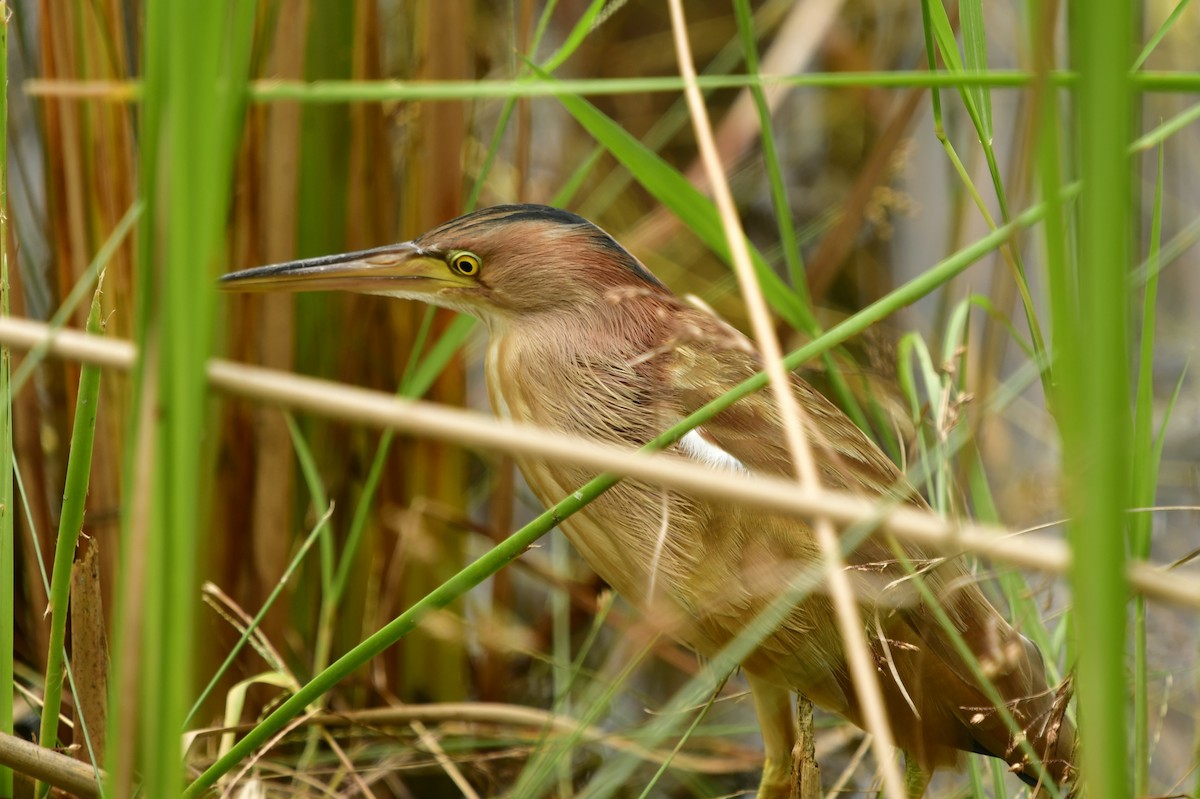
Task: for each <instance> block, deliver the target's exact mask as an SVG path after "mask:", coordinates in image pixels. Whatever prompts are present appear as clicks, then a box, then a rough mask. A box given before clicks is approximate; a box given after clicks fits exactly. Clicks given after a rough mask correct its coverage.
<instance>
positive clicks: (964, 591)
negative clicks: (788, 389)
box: [663, 310, 1073, 781]
mask: <svg viewBox="0 0 1200 799" xmlns="http://www.w3.org/2000/svg"><path fill="white" fill-rule="evenodd" d="M679 316H680V319H681V326H680V328H681V329H682V330H685V331H687V335H679V336H677V337H676V340H675V341H674V342H672V343H673V346H671V347H669V348H668V349H669V355H668V357H667V358H665V359H664V361H663V368H664V369H666V370H667V371H668V372H669V374H668V375H667V378H668V379H666V380H664V381H663V382H664V384H666V385H671V386H674V387H675V390H676V392H677V393H676V396H675V398H674V400H675V402H676V403H677V410H678V412H679V413H680V415H681V416H683V415H687V414H689V413H691V412H693V411H695V410H696V409H698V408H700V407H702V406H703V405H705V404H707V403H708V402H710V401H712V400H713V399H716V398H717V397H718V396H720V395H721V394H723V393H725V392H726V391H728V390H730V389H732V388H733V387H734V386H736V385H737V384H738V383H740V382H742V381H743V380H745V379H746V378H748V377H750V376H752V375H753V374H755V373H756V372H758V371H760V369H761V365H760V362H759V360H758V358H757V356H756V355H755V354H754V352H753V348H752V347H751V346H750V344H749V342H748V341H747V340H746V339H745V338H744V337H743V336H742V335H741V334H740V333H738V332H737V331H735V330H733V329H732V328H731V327H729V326H728V325H726V324H724V323H723V322H721V321H719V320H717V319H715V318H714V317H711V316H709V315H707V314H705V313H702V312H699V311H690V310H689V311H685V312H681V313H680V315H679ZM792 390H793V392H794V393H795V396H796V398H797V400H798V401H799V403H800V404H801V407H803V408H804V410H805V413H806V415H807V419H806V422H807V424H808V425H809V427H808V429H809V430H810V431H811V433H810V435H811V443H812V446H813V455H814V457H815V459H816V461H817V466H818V471H819V473H820V475H821V480H822V483H823V485H824V486H825V487H828V488H835V489H839V490H844V491H855V492H862V493H866V494H869V495H873V496H880V497H887V496H890V497H894V498H897V499H898V500H899V501H904V502H910V503H912V504H914V505H918V506H922V507H924V506H925V503H924V501H923V500H922V499H921V497H920V495H919V494H917V492H916V491H915V490H914V489H913V488H912V487H911V486H910V485H909V484H908V483H907V481H906V480H905V479H904V476H903V475H902V474H901V472H900V470H899V469H898V468H897V467H896V466H895V464H893V463H892V462H891V461H890V460H889V459H888V458H887V457H886V456H884V454H883V453H882V452H881V451H880V450H879V448H878V447H877V446H876V445H875V444H874V443H873V442H872V441H871V440H870V439H869V438H868V437H867V436H866V435H865V434H863V432H862V431H861V430H859V428H858V427H857V426H855V425H854V423H853V422H851V421H850V419H849V418H847V417H846V415H845V414H843V413H842V412H841V411H840V410H839V409H838V408H837V407H836V406H834V405H833V404H832V403H831V402H829V401H828V400H827V399H826V398H825V397H823V396H822V395H821V394H819V393H818V392H816V391H815V390H814V389H813V388H812V387H811V386H809V385H808V384H807V383H805V382H804V381H803V380H801V379H800V378H799V377H793V378H792ZM702 434H703V435H704V436H705V437H706V439H707V440H709V441H711V442H712V443H713V444H715V445H716V446H718V447H720V448H721V449H723V450H725V451H726V452H728V453H729V454H731V455H733V456H734V457H735V458H737V459H738V460H739V461H741V462H742V463H743V464H745V466H746V467H747V468H748V469H750V470H751V471H754V472H761V473H765V474H774V475H782V476H791V475H792V474H794V472H793V467H792V464H791V455H790V453H789V451H788V449H787V447H786V444H785V442H784V436H783V433H782V426H781V424H780V420H779V414H778V411H777V409H776V405H775V402H774V399H773V397H772V394H771V392H770V391H769V390H764V391H760V392H757V393H755V394H753V395H751V396H749V397H746V398H744V399H742V400H741V401H739V402H738V403H736V404H735V405H733V406H732V407H731V408H729V409H727V410H725V411H723V412H721V413H720V414H717V415H716V416H715V417H713V418H712V419H710V420H709V421H707V422H705V424H704V426H703V428H702ZM760 516H761V514H760ZM740 518H741V519H742V520H743V523H746V522H749V523H750V524H752V525H755V526H758V525H762V524H764V519H762V518H758V519H755V518H754V517H753V515H752V514H745V513H743V514H742V516H741V517H740ZM788 529H789V530H790V531H791V532H790V534H791V535H793V536H804V537H805V538H806V539H807V538H809V537H810V533H809V530H808V528H807V527H806V526H805V525H803V524H802V523H799V522H792V523H791V524H790V525H789V526H788ZM805 545H806V546H807V547H809V548H811V542H810V541H807V540H806V541H805ZM893 547H899V549H900V550H901V551H902V552H903V554H904V555H905V557H906V558H907V559H909V560H910V561H911V562H912V563H913V564H914V565H916V566H917V567H918V568H920V569H922V579H923V580H924V582H925V583H926V585H927V586H928V587H929V588H930V590H931V591H932V592H933V595H934V596H936V597H938V600H939V603H940V604H941V606H942V607H943V608H944V609H945V610H946V612H947V614H948V615H949V617H950V618H951V619H952V621H953V623H954V626H955V627H956V628H957V629H958V631H959V633H960V634H961V635H962V637H963V639H964V640H965V642H966V643H967V645H968V647H969V648H970V649H971V651H972V652H973V653H974V655H975V656H976V658H977V659H978V660H979V661H980V662H981V663H982V664H983V667H984V669H985V671H986V672H987V673H988V674H989V676H990V677H991V679H992V681H993V683H994V684H995V686H996V688H997V689H998V691H999V692H1000V695H1001V696H1002V697H1003V698H1004V699H1005V701H1006V702H1007V703H1008V705H1009V709H1010V710H1011V711H1012V712H1013V713H1014V715H1015V716H1016V717H1017V718H1018V721H1019V722H1020V723H1021V724H1022V726H1023V727H1025V728H1026V735H1027V737H1028V738H1029V739H1030V741H1031V743H1033V745H1034V746H1035V748H1036V749H1037V750H1038V751H1039V752H1045V753H1048V759H1049V760H1051V761H1053V763H1052V768H1051V771H1052V774H1053V775H1054V776H1055V777H1056V778H1058V779H1059V781H1062V779H1063V778H1064V777H1065V776H1066V773H1067V771H1068V769H1069V759H1070V752H1071V748H1072V741H1073V732H1072V730H1071V729H1070V727H1069V724H1068V723H1066V722H1064V721H1062V720H1061V719H1059V720H1058V722H1057V724H1056V725H1055V724H1048V720H1049V719H1050V716H1051V713H1052V709H1053V705H1054V701H1053V700H1054V696H1053V694H1052V692H1051V691H1050V689H1049V688H1048V686H1047V683H1046V678H1045V674H1044V669H1043V664H1042V658H1041V654H1040V653H1039V652H1038V651H1037V649H1036V647H1034V645H1033V644H1032V643H1031V642H1030V641H1029V640H1028V639H1026V638H1024V636H1021V635H1020V634H1019V633H1017V632H1016V631H1015V630H1013V629H1012V627H1010V626H1009V625H1008V623H1007V622H1006V621H1005V620H1004V619H1003V617H1002V616H1001V615H1000V614H999V612H998V611H997V610H996V609H995V608H994V607H993V606H992V605H991V604H990V603H989V602H988V600H987V598H986V597H985V596H984V594H983V592H982V591H981V590H980V589H979V586H978V585H977V584H976V582H975V580H974V578H973V576H972V575H971V574H970V573H969V572H968V571H967V569H966V567H965V566H964V564H963V562H962V560H961V559H960V558H948V559H943V560H941V561H940V562H939V561H935V559H933V558H932V557H931V556H930V555H929V554H928V553H926V552H924V551H922V550H921V549H920V548H918V547H914V546H912V545H908V544H905V545H899V544H897V543H896V542H894V541H886V540H884V539H882V538H880V537H871V538H868V539H867V540H865V541H863V542H862V543H861V544H859V545H858V546H857V547H856V548H855V549H854V551H853V552H851V553H849V554H848V556H847V559H846V560H847V565H848V566H849V567H850V568H851V569H852V570H853V571H854V572H855V574H856V577H857V578H858V579H856V581H855V582H856V587H857V588H858V589H859V596H860V599H861V600H862V601H863V616H864V623H865V624H866V626H867V630H868V632H869V634H870V637H871V640H872V642H873V643H872V645H873V647H874V649H875V652H874V654H875V656H876V660H877V662H878V664H879V667H880V672H881V676H882V677H883V679H882V684H883V687H884V689H885V694H886V703H887V705H888V711H889V717H890V718H892V719H894V722H893V726H894V727H895V728H896V730H897V732H898V738H899V741H900V743H901V744H902V745H904V746H905V747H906V748H907V749H909V750H910V751H912V752H913V753H914V754H915V755H917V757H918V758H919V759H920V760H921V761H923V762H924V763H925V764H926V765H928V766H934V765H941V764H944V763H947V762H952V761H953V760H954V759H956V757H957V753H956V752H955V751H954V750H969V751H979V752H984V753H987V754H992V755H994V756H997V757H1001V758H1003V759H1005V760H1008V761H1009V762H1010V763H1019V762H1021V759H1022V755H1021V753H1020V751H1019V750H1016V749H1015V745H1014V743H1013V740H1012V736H1011V735H1010V734H1009V731H1008V728H1007V727H1006V725H1005V724H1004V723H1003V721H1002V720H1001V719H1000V718H999V716H998V714H997V713H996V712H995V710H994V709H993V708H992V706H991V703H990V702H989V700H988V699H987V697H986V695H985V694H984V692H983V691H982V690H981V688H980V686H979V685H978V682H977V681H976V679H975V677H974V676H973V673H972V671H971V669H970V668H969V667H968V666H967V664H966V663H965V662H964V661H963V659H962V658H961V656H960V655H959V654H958V652H957V650H956V649H955V647H954V644H953V642H952V640H951V637H950V636H949V635H948V634H947V632H946V631H945V629H944V628H943V627H942V626H941V624H940V623H939V622H938V620H937V619H936V617H935V615H934V613H933V611H932V610H931V608H930V607H929V606H928V605H926V604H925V603H924V602H923V601H921V600H920V595H919V594H918V592H917V591H916V590H915V587H914V586H912V584H911V581H910V578H909V576H908V572H907V571H906V570H905V569H904V567H903V566H902V565H901V564H900V562H899V559H898V557H897V553H896V550H895V549H893ZM837 676H838V678H839V682H840V683H841V685H840V687H841V694H842V696H844V697H845V699H846V700H848V702H849V705H848V707H847V708H846V711H845V712H846V713H847V715H849V716H850V717H852V718H855V720H859V719H858V716H859V713H858V711H857V708H856V707H855V705H854V699H853V697H854V691H853V689H852V686H851V685H850V684H849V678H848V676H847V674H846V671H845V669H844V668H843V669H841V670H840V673H839V674H838V675H837ZM918 715H919V717H920V718H919V720H918V719H917V718H916V716H918ZM905 719H907V722H906V721H905ZM1051 727H1053V729H1050V728H1051ZM1026 776H1028V775H1026Z"/></svg>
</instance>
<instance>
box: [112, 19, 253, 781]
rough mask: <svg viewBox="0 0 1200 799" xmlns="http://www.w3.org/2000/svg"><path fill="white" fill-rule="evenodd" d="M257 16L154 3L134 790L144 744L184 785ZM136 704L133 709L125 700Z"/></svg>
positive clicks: (136, 523) (131, 631)
mask: <svg viewBox="0 0 1200 799" xmlns="http://www.w3.org/2000/svg"><path fill="white" fill-rule="evenodd" d="M254 13H255V7H254V4H251V3H236V2H232V0H226V2H210V3H191V4H182V5H181V4H176V3H171V2H169V0H150V2H148V3H147V4H146V24H145V37H146V39H145V58H144V64H145V75H144V77H143V92H144V93H143V107H142V116H141V120H142V125H143V127H142V131H141V134H142V135H141V137H140V142H141V146H142V149H141V159H142V160H141V174H142V185H141V192H142V195H143V197H144V198H145V200H146V214H147V216H146V223H145V225H144V226H143V227H142V229H141V236H142V238H141V246H140V267H141V271H140V273H139V280H138V301H139V306H138V315H137V323H138V336H137V337H138V344H139V352H140V353H141V360H140V362H139V364H138V369H137V374H136V376H135V385H136V386H137V392H138V397H137V400H136V403H135V411H134V413H135V417H134V418H135V423H134V424H132V425H131V428H132V429H131V438H130V441H131V442H133V443H134V446H131V447H130V448H129V450H130V453H131V454H130V456H129V457H128V461H127V464H126V470H127V474H128V478H127V481H126V488H127V493H126V505H127V508H128V509H129V510H128V512H127V513H126V517H127V518H126V520H125V522H124V526H123V529H122V535H123V550H124V551H123V552H122V557H123V561H122V581H121V582H122V597H121V600H120V603H119V610H118V613H119V618H120V625H119V627H118V629H117V641H118V645H117V647H115V649H114V651H115V653H116V657H115V658H114V673H115V674H116V679H115V680H114V681H113V686H114V687H113V695H112V696H113V698H112V706H113V712H112V714H111V715H110V718H111V719H112V720H113V722H112V724H111V730H110V735H109V740H110V741H111V742H112V743H113V745H112V750H113V752H112V754H111V757H112V761H111V762H112V763H113V765H114V768H113V773H114V775H115V777H114V778H115V780H116V792H117V793H120V794H122V795H125V794H129V795H132V790H131V788H132V782H133V776H132V775H133V773H134V768H135V767H134V760H133V759H134V757H135V756H136V757H137V758H139V759H140V764H139V765H140V772H141V775H142V778H143V789H142V793H144V795H146V796H164V797H166V796H175V795H178V794H179V791H180V789H181V787H182V784H183V768H182V761H181V758H180V751H179V730H180V728H182V726H183V721H184V718H185V716H186V714H187V708H188V705H189V703H190V700H191V696H192V693H193V685H192V659H193V640H192V633H193V630H194V629H195V624H194V607H195V594H196V563H197V560H198V554H199V547H198V542H199V538H200V530H201V524H202V509H203V507H204V506H205V503H204V501H203V499H204V497H203V491H204V487H205V486H206V485H207V484H208V483H209V480H208V479H207V478H206V469H205V467H206V458H205V457H204V455H205V452H206V451H207V450H208V448H207V447H206V446H205V442H204V433H205V431H206V430H207V429H208V427H209V425H208V424H207V421H208V391H207V381H206V377H205V364H206V362H207V360H208V358H209V356H210V354H211V350H212V346H213V326H214V316H215V314H214V312H215V293H214V289H213V286H212V278H213V270H212V267H213V263H214V260H215V256H216V254H217V252H218V242H219V237H220V233H221V230H222V228H223V225H224V219H225V213H226V207H227V203H228V199H229V185H230V179H229V173H230V169H231V166H232V163H233V153H234V146H235V144H236V138H235V137H236V136H237V134H238V131H239V123H240V118H241V111H242V102H243V90H244V81H245V75H246V72H247V69H248V64H249V53H250V42H251V34H252V31H253V20H254ZM139 547H140V551H138V550H139ZM134 692H135V693H136V695H133V693H134ZM129 703H136V706H137V707H138V708H140V712H138V713H136V714H133V713H129V712H125V711H123V708H124V709H125V710H127V708H128V705H129ZM135 748H136V751H135Z"/></svg>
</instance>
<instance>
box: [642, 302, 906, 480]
mask: <svg viewBox="0 0 1200 799" xmlns="http://www.w3.org/2000/svg"><path fill="white" fill-rule="evenodd" d="M663 335H664V339H665V340H664V342H663V344H662V346H661V347H660V351H661V352H663V353H664V355H663V358H662V361H661V368H662V369H663V370H664V372H665V373H666V377H667V380H666V381H665V383H666V385H669V386H671V388H672V390H673V392H674V397H673V400H674V402H675V403H676V405H677V408H678V411H679V412H680V414H681V415H683V416H686V415H688V414H691V413H692V412H694V411H696V410H698V409H699V408H701V407H703V406H704V405H707V404H708V403H709V402H711V401H713V400H715V399H717V398H718V397H720V396H722V395H723V394H726V393H727V392H729V391H730V390H732V389H733V388H735V387H736V386H738V385H739V384H740V383H742V382H744V381H745V380H747V379H749V378H751V377H753V376H754V375H756V374H757V373H758V372H760V371H762V369H763V364H762V361H761V359H760V358H759V356H758V353H757V350H756V348H755V347H754V345H753V344H752V343H751V342H750V340H749V339H748V338H747V337H746V336H745V335H743V334H742V333H741V332H739V331H738V330H737V329H735V328H734V327H732V326H731V325H729V324H727V323H726V322H724V321H723V320H721V319H720V318H718V317H717V316H715V315H714V314H712V313H710V312H707V311H705V310H703V309H700V308H695V309H691V308H687V309H685V308H680V309H679V310H678V311H677V313H676V314H675V315H674V318H673V319H672V324H671V325H669V326H667V328H666V329H665V330H664V333H663ZM789 381H790V388H791V391H792V394H793V396H794V397H795V398H796V401H797V403H798V404H799V406H800V407H801V409H802V410H803V413H804V419H803V422H804V426H805V430H806V431H807V432H808V438H809V441H810V443H811V444H812V446H813V455H814V457H815V458H816V460H817V464H818V467H819V470H820V472H821V478H822V481H823V483H824V484H825V485H826V487H830V488H839V489H843V490H853V491H860V490H865V491H868V492H870V493H887V492H890V491H892V490H894V489H895V488H896V487H897V485H898V483H901V482H902V481H903V477H902V475H901V473H900V470H899V469H898V468H897V467H896V465H895V464H894V463H892V461H891V460H889V459H888V458H887V456H885V455H884V454H883V452H882V451H880V449H879V447H878V446H876V444H875V443H874V442H873V441H872V440H871V439H870V438H869V437H868V436H867V435H866V434H864V433H863V432H862V431H861V430H860V429H859V428H858V427H857V426H856V425H855V424H854V423H853V422H852V421H851V420H850V419H849V417H847V416H846V415H845V414H844V413H843V412H842V411H841V410H840V409H839V408H838V407H837V406H836V405H834V404H833V403H832V402H830V401H829V400H828V399H826V398H825V396H824V395H822V394H821V393H820V392H819V391H817V390H816V389H814V388H813V387H812V386H811V385H809V384H808V383H807V382H806V381H804V380H803V379H802V378H800V377H799V376H798V375H795V374H791V375H789ZM702 427H703V431H702V432H703V435H704V437H705V438H706V439H707V440H709V441H710V442H711V443H713V444H715V445H716V446H719V447H721V448H722V449H724V450H725V451H727V452H728V453H730V454H731V455H732V456H734V457H736V458H737V459H738V460H740V461H741V462H742V463H744V464H745V465H746V467H747V468H748V469H750V470H751V471H757V472H762V473H765V474H775V475H781V476H791V475H793V474H794V470H793V467H792V461H791V455H790V453H789V452H788V450H787V446H786V443H785V441H784V435H783V425H782V417H781V416H780V413H779V410H778V407H777V405H776V402H775V397H774V395H773V393H772V391H771V389H769V388H764V389H762V390H760V391H756V392H754V393H752V394H750V395H748V396H746V397H743V398H742V399H740V400H738V401H737V402H735V403H734V404H733V405H731V406H730V407H729V408H727V409H725V410H723V411H721V412H720V413H718V414H717V415H716V416H714V417H712V418H711V419H709V420H708V421H706V422H705V423H704V424H703V426H702Z"/></svg>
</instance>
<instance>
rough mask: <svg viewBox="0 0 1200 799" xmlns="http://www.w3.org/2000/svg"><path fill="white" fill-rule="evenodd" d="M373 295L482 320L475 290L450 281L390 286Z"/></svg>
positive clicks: (430, 281)
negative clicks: (413, 301)
mask: <svg viewBox="0 0 1200 799" xmlns="http://www.w3.org/2000/svg"><path fill="white" fill-rule="evenodd" d="M371 293H372V294H380V295H383V296H386V297H395V298H396V299H400V300H415V301H416V302H423V303H425V304H426V305H436V306H437V307H439V308H447V309H449V310H451V311H458V312H459V313H465V314H470V315H471V316H475V317H479V318H482V314H481V313H480V308H479V302H478V298H477V296H476V291H475V289H474V288H473V287H472V288H466V287H463V286H459V285H455V284H453V283H450V282H449V281H440V280H432V279H431V280H427V281H425V280H423V281H421V284H420V285H419V286H418V285H411V286H403V285H402V286H390V287H388V288H380V289H379V290H376V291H372V292H371Z"/></svg>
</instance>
